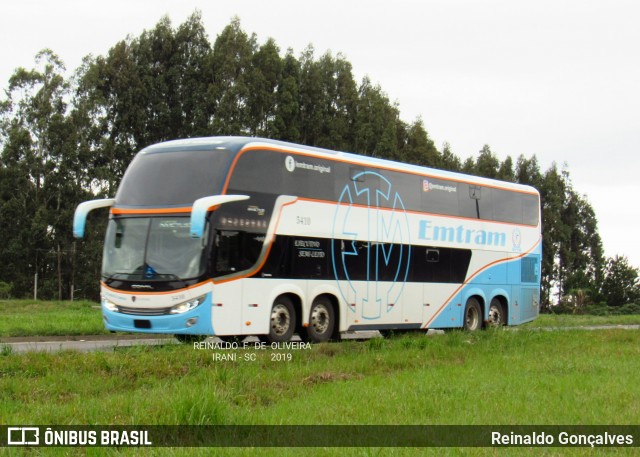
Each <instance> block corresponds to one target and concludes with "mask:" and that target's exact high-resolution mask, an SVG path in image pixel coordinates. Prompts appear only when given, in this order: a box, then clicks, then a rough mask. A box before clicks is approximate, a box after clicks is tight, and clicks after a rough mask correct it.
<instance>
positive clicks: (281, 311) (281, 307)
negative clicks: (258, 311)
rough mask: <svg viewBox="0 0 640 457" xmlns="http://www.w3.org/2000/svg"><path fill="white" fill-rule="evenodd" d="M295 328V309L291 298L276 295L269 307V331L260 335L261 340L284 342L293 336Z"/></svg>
mask: <svg viewBox="0 0 640 457" xmlns="http://www.w3.org/2000/svg"><path fill="white" fill-rule="evenodd" d="M295 328H296V311H295V308H294V307H293V303H292V302H291V299H289V298H288V297H278V298H277V299H276V301H275V302H273V306H272V307H271V315H270V317H269V333H268V334H267V335H261V336H260V340H261V341H267V342H269V343H284V342H286V341H289V340H290V339H291V337H292V336H293V332H294V331H295Z"/></svg>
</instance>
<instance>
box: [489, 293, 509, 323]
mask: <svg viewBox="0 0 640 457" xmlns="http://www.w3.org/2000/svg"><path fill="white" fill-rule="evenodd" d="M504 324H505V316H504V309H503V308H502V303H500V300H498V299H497V298H494V299H493V300H491V304H490V305H489V320H488V321H487V325H488V326H489V327H502V326H503V325H504Z"/></svg>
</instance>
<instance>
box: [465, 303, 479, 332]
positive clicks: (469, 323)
mask: <svg viewBox="0 0 640 457" xmlns="http://www.w3.org/2000/svg"><path fill="white" fill-rule="evenodd" d="M479 320H480V316H479V315H478V310H477V309H476V308H475V307H474V306H469V307H468V308H467V314H466V316H465V324H466V327H467V328H468V329H469V330H475V329H476V328H478V322H479Z"/></svg>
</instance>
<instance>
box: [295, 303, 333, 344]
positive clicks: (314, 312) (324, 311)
mask: <svg viewBox="0 0 640 457" xmlns="http://www.w3.org/2000/svg"><path fill="white" fill-rule="evenodd" d="M334 316H335V313H334V311H333V305H332V304H331V301H330V300H329V299H328V298H327V297H318V298H316V299H315V300H314V301H313V304H312V305H311V311H310V313H309V326H308V327H306V328H305V329H303V331H302V334H301V335H300V336H301V337H302V339H303V340H304V341H310V342H312V343H323V342H325V341H329V340H330V339H331V336H332V335H333V329H334V327H335V317H334Z"/></svg>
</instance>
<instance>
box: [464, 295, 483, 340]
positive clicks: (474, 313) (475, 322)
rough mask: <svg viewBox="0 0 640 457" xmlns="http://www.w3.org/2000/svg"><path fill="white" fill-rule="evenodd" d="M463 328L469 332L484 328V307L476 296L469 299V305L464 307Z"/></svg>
mask: <svg viewBox="0 0 640 457" xmlns="http://www.w3.org/2000/svg"><path fill="white" fill-rule="evenodd" d="M462 328H463V329H465V330H466V331H468V332H475V331H476V330H480V328H482V308H481V307H480V303H479V302H478V299H477V298H475V297H471V298H470V299H469V300H467V305H466V306H465V307H464V316H463V325H462Z"/></svg>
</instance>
